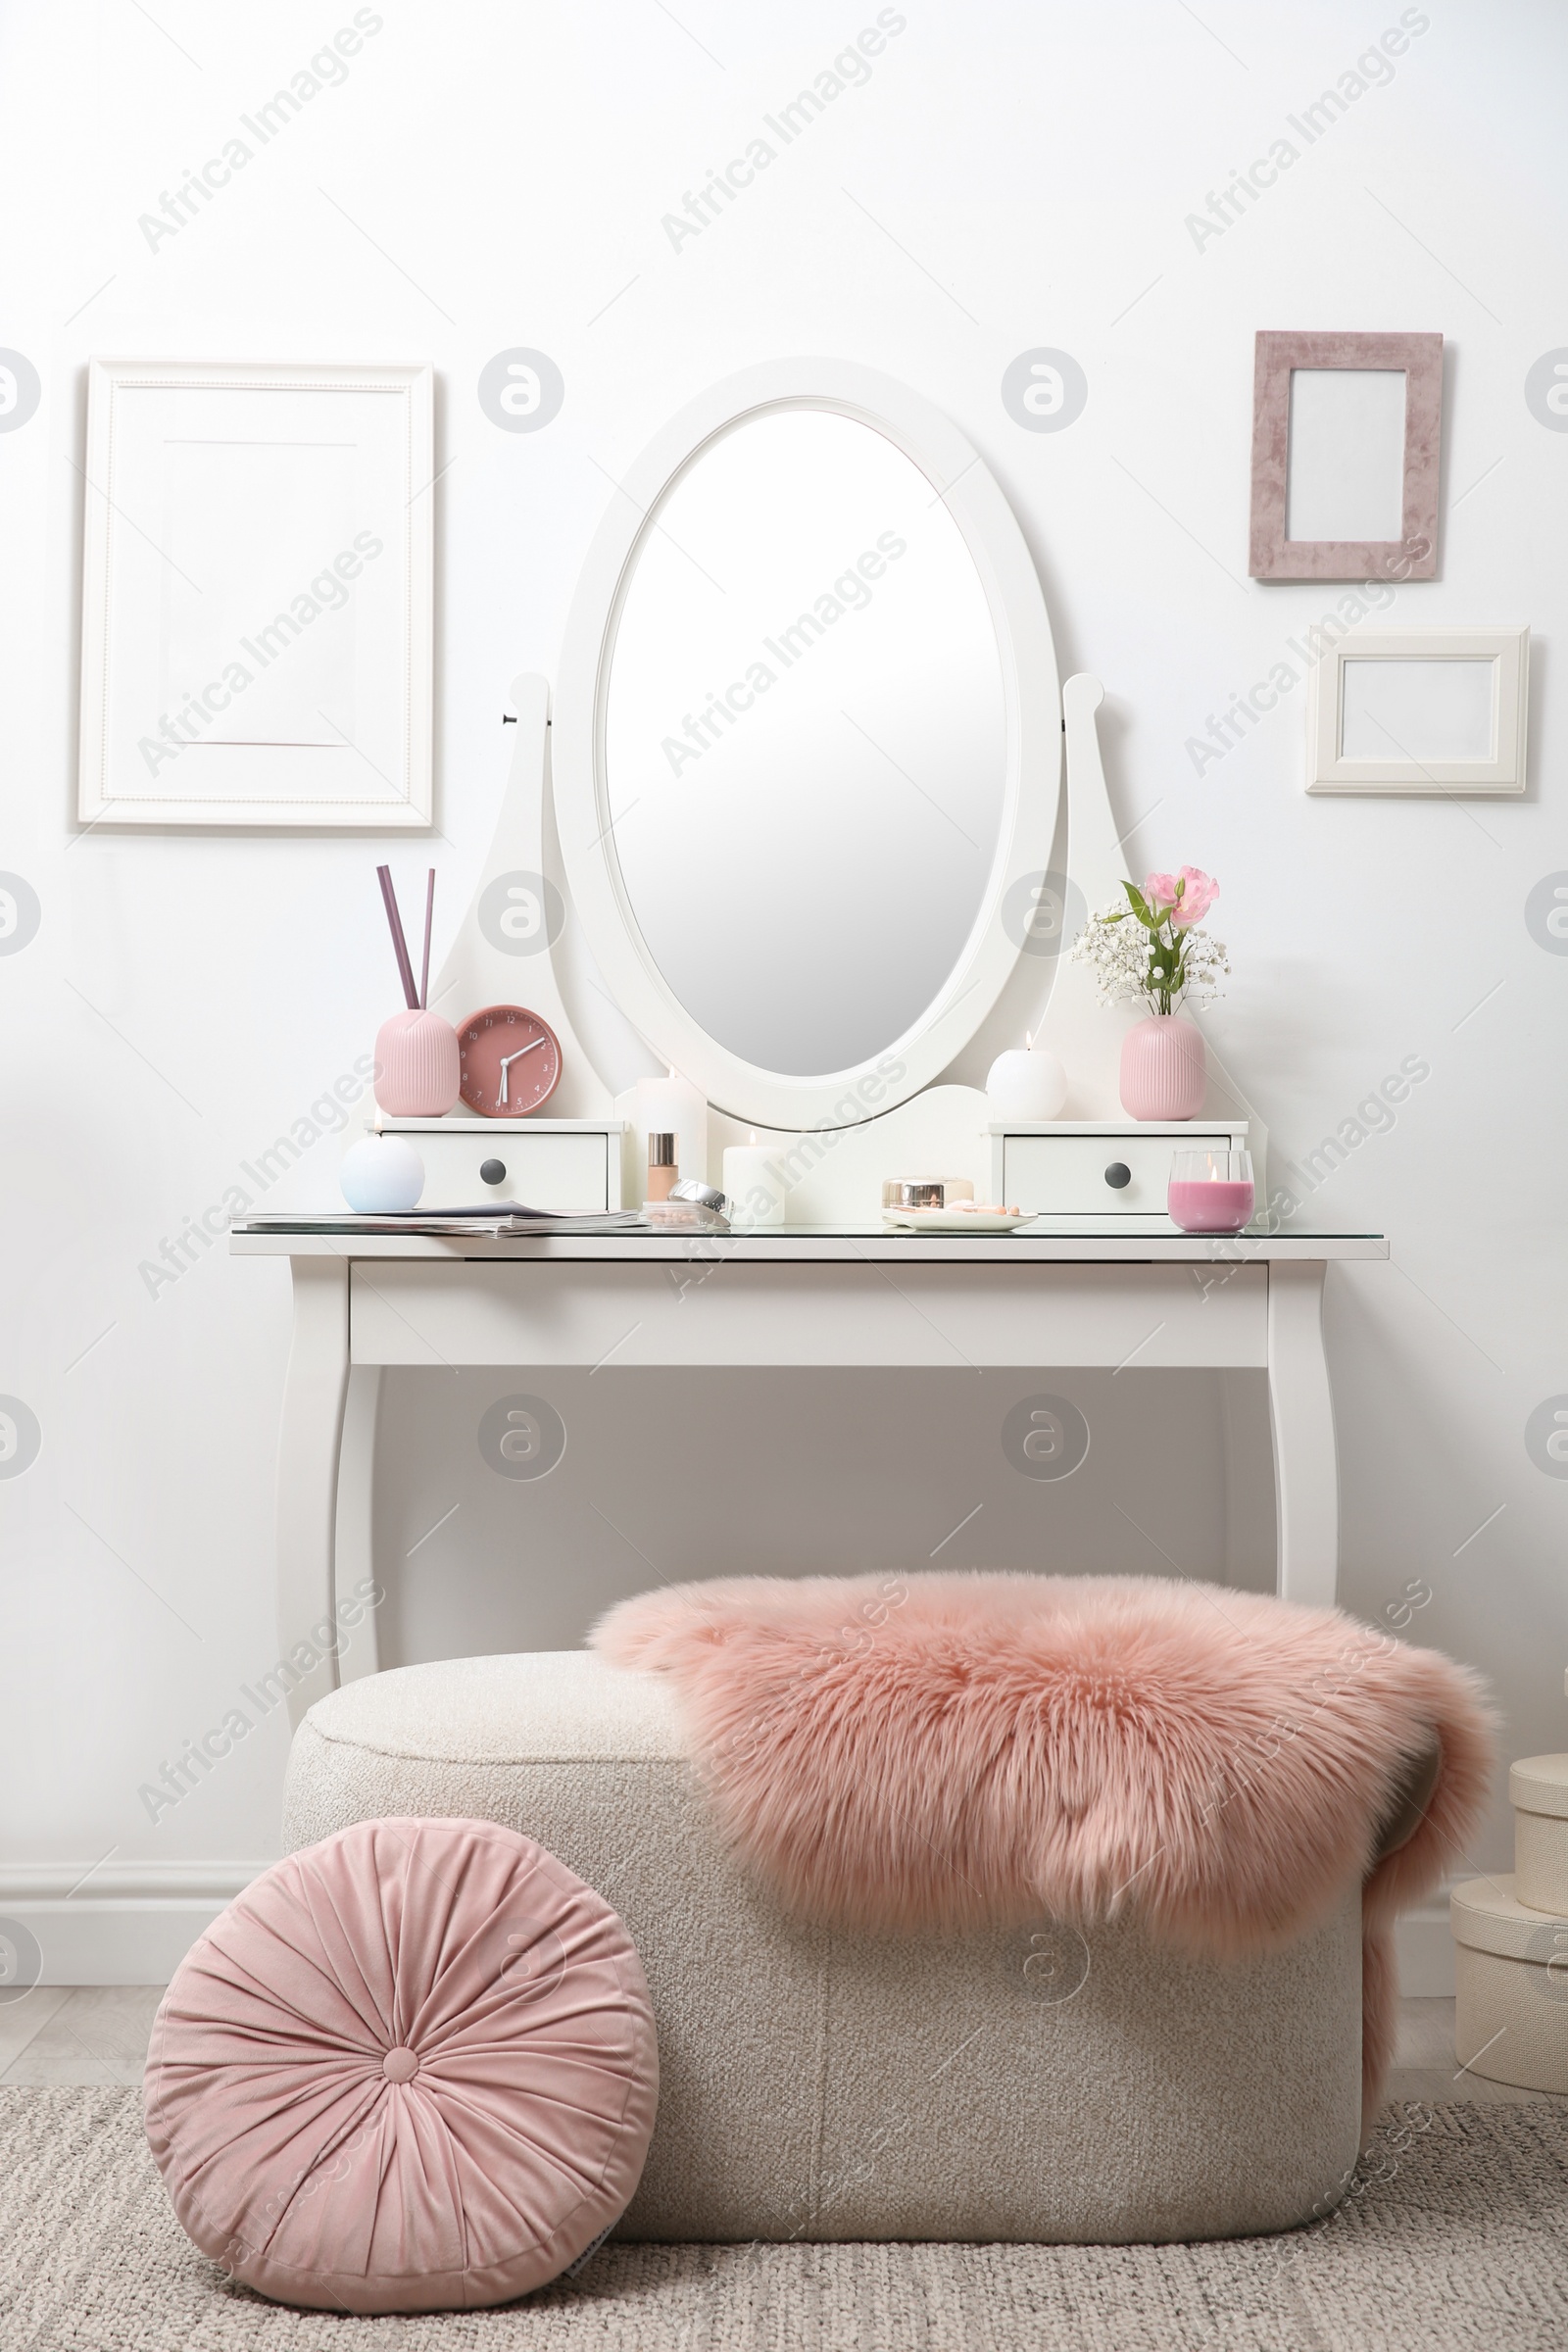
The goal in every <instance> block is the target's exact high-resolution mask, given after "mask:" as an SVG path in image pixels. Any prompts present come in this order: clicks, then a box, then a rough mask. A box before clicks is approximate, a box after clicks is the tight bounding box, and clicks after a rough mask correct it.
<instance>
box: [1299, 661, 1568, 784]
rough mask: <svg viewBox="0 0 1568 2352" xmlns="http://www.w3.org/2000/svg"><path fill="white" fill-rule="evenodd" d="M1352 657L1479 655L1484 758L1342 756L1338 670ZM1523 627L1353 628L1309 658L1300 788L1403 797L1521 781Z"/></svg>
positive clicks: (1525, 692) (1341, 677) (1525, 679)
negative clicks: (1486, 726) (1488, 685)
mask: <svg viewBox="0 0 1568 2352" xmlns="http://www.w3.org/2000/svg"><path fill="white" fill-rule="evenodd" d="M1349 662H1490V663H1491V665H1492V749H1491V757H1490V758H1486V759H1465V760H1442V759H1432V758H1427V759H1420V758H1417V757H1415V756H1414V755H1406V756H1403V757H1401V756H1399V755H1397V754H1396V755H1395V756H1392V757H1391V758H1389V759H1387V760H1368V759H1364V758H1358V759H1350V758H1347V757H1346V756H1345V755H1344V754H1343V753H1342V751H1341V748H1340V747H1341V744H1342V742H1343V740H1344V723H1345V672H1346V667H1347V664H1348V663H1349ZM1529 691H1530V631H1529V629H1528V628H1525V627H1520V628H1464V629H1458V628H1440V627H1431V628H1406V629H1356V630H1354V631H1353V632H1352V633H1351V634H1350V635H1348V636H1346V637H1342V638H1340V639H1339V640H1338V641H1337V642H1336V643H1335V644H1334V645H1333V646H1332V647H1330V648H1329V650H1328V651H1327V652H1326V653H1325V654H1323V656H1322V657H1321V658H1320V660H1319V661H1318V662H1317V663H1316V665H1315V667H1314V669H1313V671H1312V676H1311V679H1310V682H1309V685H1308V690H1307V698H1306V789H1307V791H1308V792H1312V793H1347V792H1359V793H1397V794H1399V795H1401V796H1405V797H1411V798H1415V797H1423V796H1433V797H1444V796H1450V795H1453V794H1485V795H1488V796H1493V795H1502V794H1510V793H1513V794H1517V793H1522V792H1523V791H1524V789H1525V754H1526V736H1527V727H1526V711H1527V705H1528V700H1529Z"/></svg>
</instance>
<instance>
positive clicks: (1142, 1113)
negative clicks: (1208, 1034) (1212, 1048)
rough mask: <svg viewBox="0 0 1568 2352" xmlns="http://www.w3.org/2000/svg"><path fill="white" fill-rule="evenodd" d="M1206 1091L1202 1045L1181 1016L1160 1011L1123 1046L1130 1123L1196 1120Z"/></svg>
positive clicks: (1139, 1024) (1123, 1082) (1139, 1025)
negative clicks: (1134, 1121)
mask: <svg viewBox="0 0 1568 2352" xmlns="http://www.w3.org/2000/svg"><path fill="white" fill-rule="evenodd" d="M1207 1089H1208V1064H1207V1062H1206V1060H1205V1059H1204V1056H1203V1040H1202V1037H1201V1034H1200V1033H1199V1031H1198V1030H1196V1029H1195V1028H1194V1027H1193V1024H1192V1022H1191V1021H1184V1020H1183V1019H1182V1017H1181V1015H1180V1014H1179V1013H1175V1012H1156V1013H1154V1014H1152V1016H1151V1018H1150V1019H1149V1020H1147V1021H1139V1022H1137V1023H1136V1024H1135V1025H1134V1027H1133V1028H1131V1029H1129V1030H1128V1032H1127V1034H1126V1036H1125V1037H1124V1038H1123V1039H1122V1041H1121V1106H1122V1108H1123V1110H1124V1111H1125V1112H1126V1113H1127V1116H1128V1117H1129V1118H1130V1119H1196V1118H1197V1116H1198V1114H1199V1112H1200V1111H1201V1109H1202V1107H1203V1097H1204V1095H1205V1093H1206V1092H1207Z"/></svg>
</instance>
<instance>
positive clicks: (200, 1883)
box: [0, 1862, 268, 1985]
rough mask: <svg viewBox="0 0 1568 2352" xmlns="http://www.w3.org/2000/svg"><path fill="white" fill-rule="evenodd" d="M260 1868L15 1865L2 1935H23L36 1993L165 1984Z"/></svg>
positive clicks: (0, 1895) (6, 1874) (7, 1878)
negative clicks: (7, 1926)
mask: <svg viewBox="0 0 1568 2352" xmlns="http://www.w3.org/2000/svg"><path fill="white" fill-rule="evenodd" d="M267 1867H268V1865H267V1864H266V1863H265V1862H125V1863H122V1864H120V1865H119V1866H118V1867H115V1866H113V1865H111V1864H108V1863H106V1864H104V1865H103V1866H102V1867H101V1868H99V1869H94V1868H93V1867H92V1865H91V1864H90V1863H84V1862H78V1863H75V1864H72V1863H52V1864H45V1863H40V1864H37V1865H35V1866H32V1867H28V1866H27V1865H25V1864H16V1865H13V1866H12V1867H10V1868H9V1869H6V1868H0V1928H3V1926H4V1923H5V1922H6V1921H7V1920H15V1921H16V1923H17V1924H18V1925H19V1926H20V1927H23V1928H25V1929H26V1931H27V1933H28V1935H30V1936H32V1938H33V1940H34V1941H35V1942H36V1944H37V1946H38V1949H39V1952H40V1954H41V1955H42V1967H41V1968H40V1970H39V1974H38V1982H39V1984H40V1985H167V1984H168V1982H169V1980H170V1978H171V1977H172V1975H173V1973H174V1971H175V1969H176V1968H177V1967H178V1966H179V1963H180V1962H181V1960H183V1959H184V1957H185V1954H186V1953H187V1952H188V1951H189V1950H190V1947H191V1945H192V1944H193V1943H194V1942H195V1940H196V1938H197V1936H200V1934H201V1933H202V1931H203V1929H204V1928H209V1927H211V1925H212V1923H213V1921H214V1920H215V1919H216V1918H217V1917H218V1914H219V1913H220V1911H221V1910H222V1909H223V1907H224V1905H225V1904H226V1903H231V1902H232V1901H233V1899H234V1897H235V1895H236V1894H238V1893H239V1891H240V1889H241V1888H242V1887H248V1886H249V1885H250V1883H251V1881H252V1879H254V1878H256V1877H257V1876H258V1875H259V1874H260V1873H261V1872H262V1871H264V1870H266V1869H267Z"/></svg>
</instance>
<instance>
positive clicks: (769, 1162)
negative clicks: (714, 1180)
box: [724, 1135, 789, 1232]
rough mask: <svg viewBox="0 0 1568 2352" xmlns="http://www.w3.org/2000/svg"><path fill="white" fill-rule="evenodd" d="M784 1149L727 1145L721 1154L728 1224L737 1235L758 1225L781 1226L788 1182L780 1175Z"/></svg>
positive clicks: (753, 1144) (754, 1142) (752, 1144)
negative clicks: (727, 1202)
mask: <svg viewBox="0 0 1568 2352" xmlns="http://www.w3.org/2000/svg"><path fill="white" fill-rule="evenodd" d="M783 1152H784V1146H783V1144H782V1142H780V1143H776V1144H760V1143H759V1142H758V1140H757V1138H756V1136H755V1135H754V1136H753V1138H752V1140H751V1142H750V1143H749V1144H731V1145H730V1146H729V1148H728V1150H727V1151H726V1152H725V1153H724V1191H725V1194H726V1196H727V1198H728V1201H729V1221H730V1223H731V1225H733V1226H734V1227H735V1228H736V1229H737V1231H740V1232H745V1231H746V1230H748V1229H749V1228H751V1227H755V1226H759V1225H782V1224H783V1222H784V1197H785V1195H786V1193H787V1192H788V1191H789V1180H788V1178H787V1177H786V1175H785V1173H784V1164H783Z"/></svg>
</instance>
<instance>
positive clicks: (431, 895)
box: [419, 865, 435, 1011]
mask: <svg viewBox="0 0 1568 2352" xmlns="http://www.w3.org/2000/svg"><path fill="white" fill-rule="evenodd" d="M434 914H435V867H434V866H433V865H432V866H431V868H430V879H429V880H428V882H426V884H425V886H424V961H423V962H422V963H421V964H420V966H419V1008H420V1010H421V1011H423V1009H424V1007H425V1006H426V1005H428V1004H429V1002H430V923H431V919H432V917H433V916H434Z"/></svg>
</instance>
